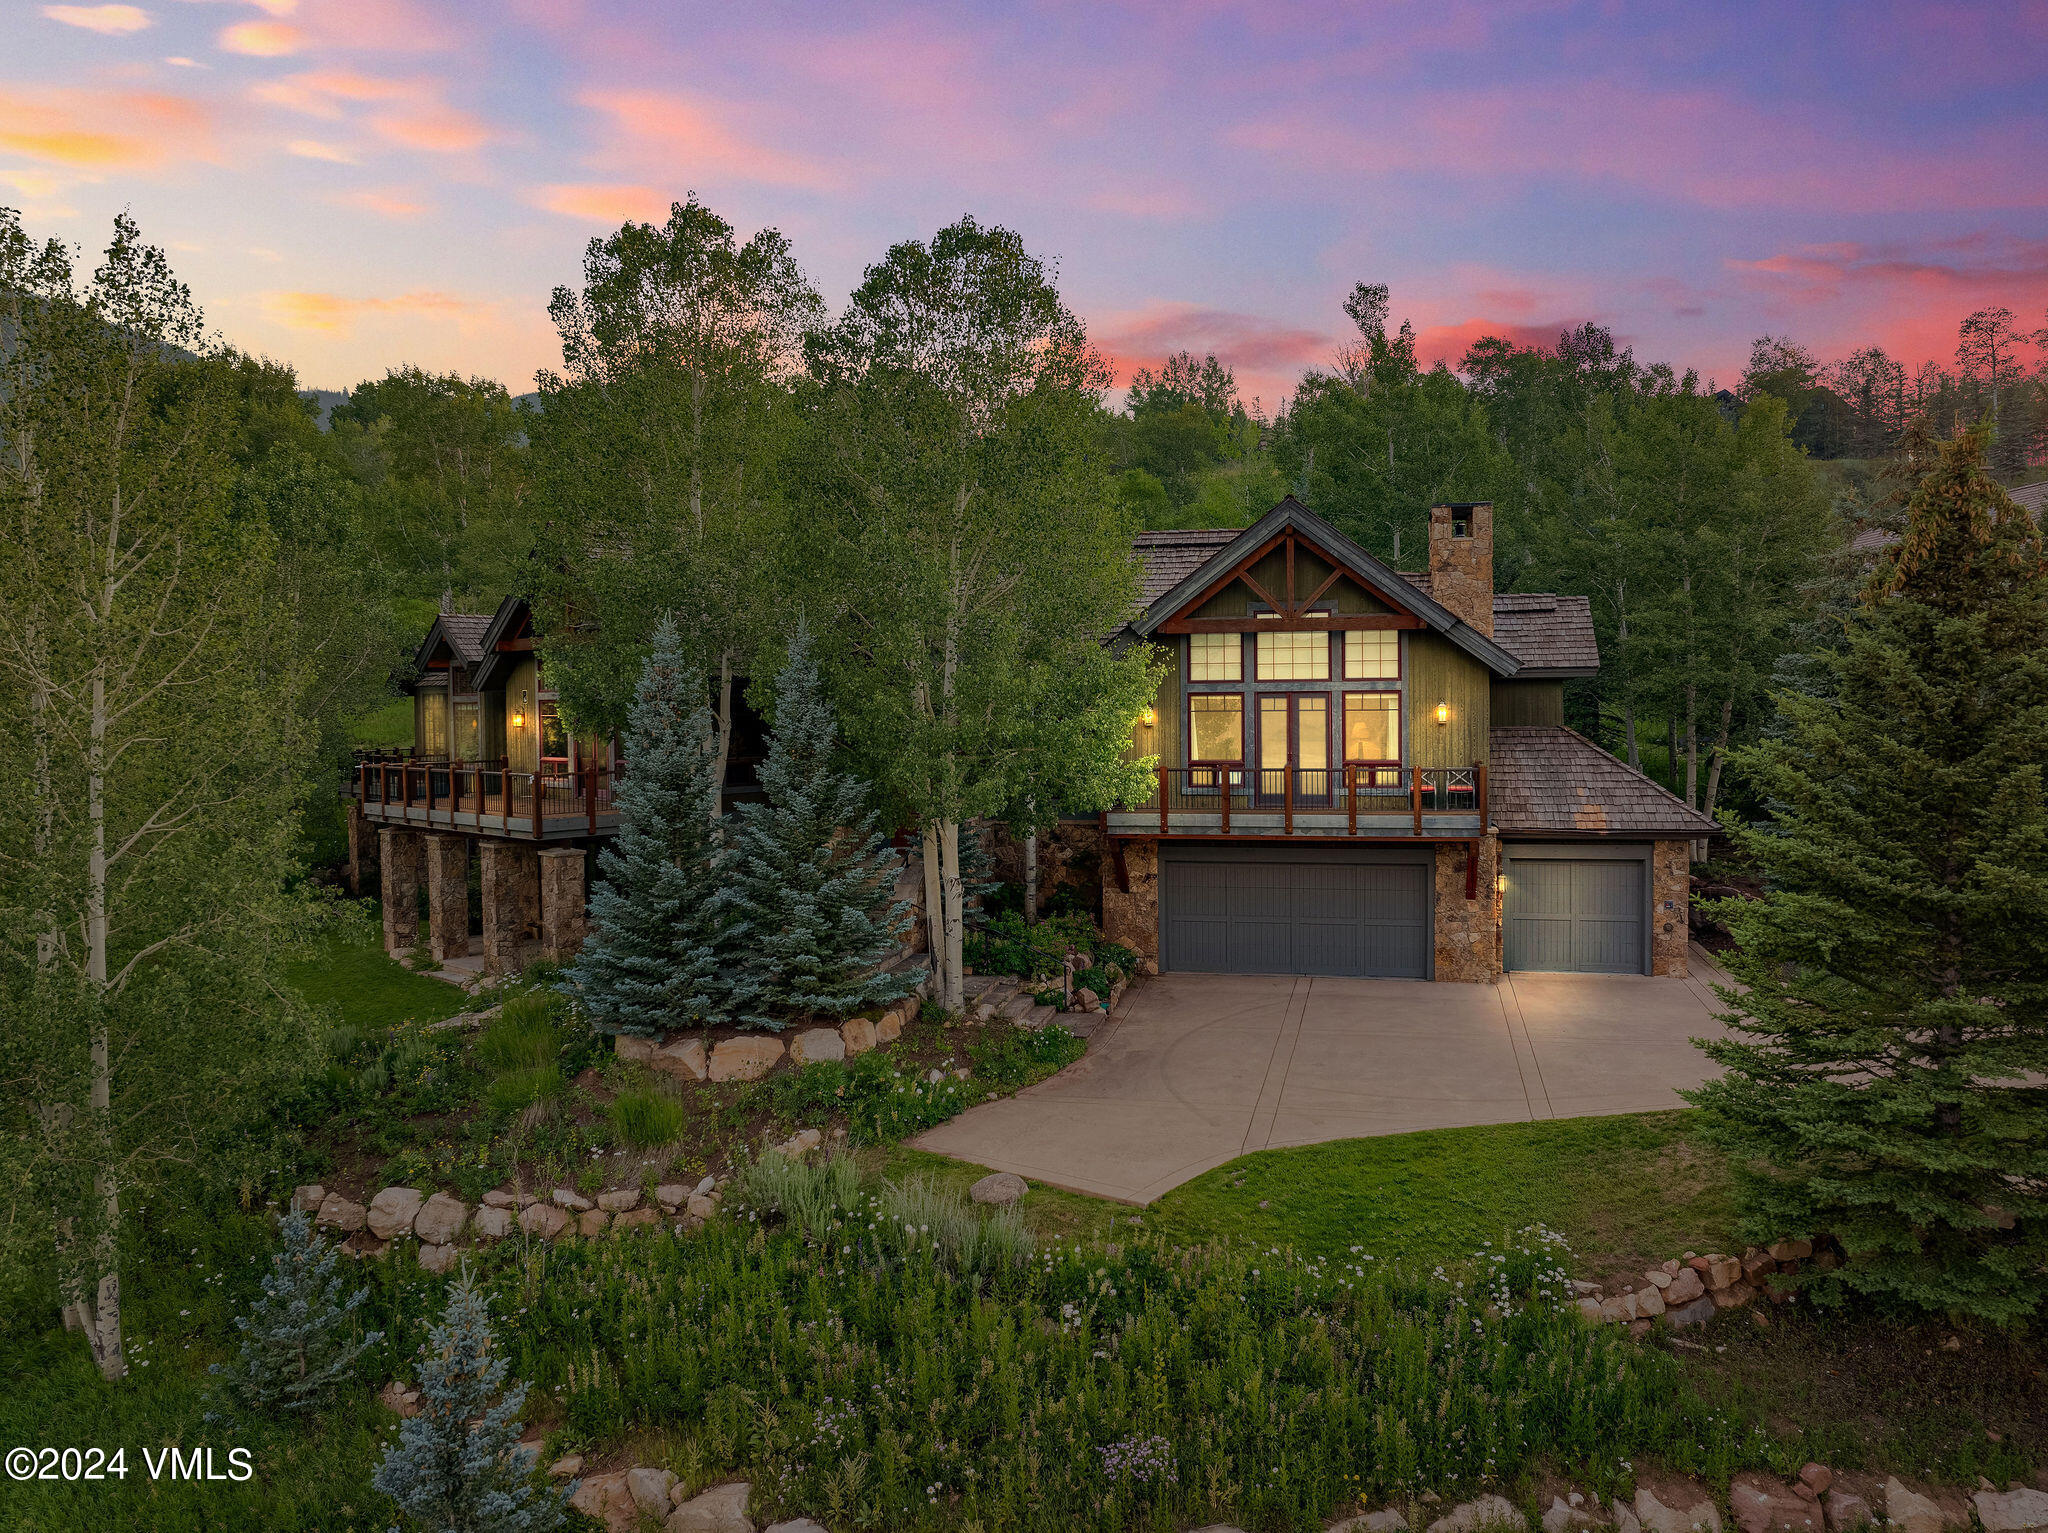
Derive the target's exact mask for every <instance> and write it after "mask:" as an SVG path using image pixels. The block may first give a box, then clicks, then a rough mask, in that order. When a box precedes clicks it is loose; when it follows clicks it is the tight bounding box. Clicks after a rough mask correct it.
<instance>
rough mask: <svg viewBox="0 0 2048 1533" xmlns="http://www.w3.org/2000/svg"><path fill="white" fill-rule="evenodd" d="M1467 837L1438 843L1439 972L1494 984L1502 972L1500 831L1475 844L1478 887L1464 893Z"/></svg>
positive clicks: (1447, 977)
mask: <svg viewBox="0 0 2048 1533" xmlns="http://www.w3.org/2000/svg"><path fill="white" fill-rule="evenodd" d="M1466 845H1467V843H1465V842H1448V841H1447V842H1439V843H1438V845H1437V849H1436V977H1437V979H1439V980H1468V981H1474V982H1477V983H1480V984H1491V983H1492V982H1493V981H1495V980H1497V979H1499V978H1500V972H1501V954H1500V876H1499V875H1500V837H1498V836H1487V837H1485V838H1484V839H1482V840H1481V841H1480V842H1479V843H1478V846H1477V848H1476V851H1475V855H1476V856H1477V857H1478V859H1479V871H1478V877H1477V893H1476V897H1475V898H1472V899H1467V898H1465V848H1466Z"/></svg>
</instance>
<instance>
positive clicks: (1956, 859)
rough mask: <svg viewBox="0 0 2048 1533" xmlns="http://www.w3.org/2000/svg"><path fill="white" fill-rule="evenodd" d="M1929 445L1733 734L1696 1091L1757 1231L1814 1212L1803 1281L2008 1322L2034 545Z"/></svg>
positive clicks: (2043, 731) (2038, 667)
mask: <svg viewBox="0 0 2048 1533" xmlns="http://www.w3.org/2000/svg"><path fill="white" fill-rule="evenodd" d="M1985 451H1986V433H1985V432H1984V431H1983V430H1982V429H1981V428H1980V429H1978V430H1977V431H1974V432H1972V433H1970V434H1967V435H1965V436H1963V437H1961V438H1959V439H1958V440H1956V441H1954V442H1952V443H1948V444H1946V445H1944V446H1943V447H1942V448H1941V450H1940V452H1939V454H1938V455H1937V456H1936V458H1935V459H1934V461H1933V462H1932V463H1931V465H1930V467H1929V470H1928V472H1927V474H1926V476H1925V478H1924V479H1923V480H1922V481H1921V483H1920V485H1919V487H1918V489H1917V491H1916V492H1915V494H1914V496H1913V498H1912V501H1911V503H1910V505H1909V507H1908V511H1907V520H1906V527H1905V532H1904V536H1903V537H1902V539H1901V540H1900V543H1899V545H1898V546H1897V548H1896V549H1895V550H1893V551H1892V553H1890V554H1889V555H1888V556H1887V557H1886V558H1885V559H1884V560H1882V561H1881V562H1880V564H1879V566H1878V568H1877V569H1876V571H1875V572H1874V573H1873V574H1872V576H1871V578H1870V584H1869V585H1868V587H1867V588H1866V590H1865V593H1864V600H1863V603H1862V604H1861V605H1860V606H1859V607H1858V608H1857V609H1856V610H1855V611H1854V612H1853V613H1851V614H1850V615H1849V617H1848V619H1847V622H1846V626H1845V631H1844V633H1843V636H1842V641H1841V643H1840V644H1839V645H1838V646H1836V647H1835V648H1833V649H1832V650H1831V651H1829V652H1828V653H1827V654H1826V655H1825V656H1824V659H1825V663H1826V665H1827V667H1828V670H1829V673H1830V674H1829V676H1828V678H1827V684H1826V685H1824V686H1822V687H1819V688H1816V689H1814V690H1812V691H1810V692H1806V693H1788V694H1785V695H1782V696H1780V698H1779V699H1778V703H1779V707H1780V709H1781V710H1782V712H1783V715H1784V722H1785V728H1784V731H1783V734H1782V737H1780V738H1777V739H1773V740H1769V741H1766V742H1765V743H1764V744H1763V745H1761V746H1759V747H1757V748H1756V749H1755V750H1753V751H1751V752H1749V753H1747V754H1748V769H1749V771H1750V773H1751V774H1752V776H1753V779H1754V780H1755V781H1756V782H1757V784H1758V786H1759V787H1760V788H1761V789H1762V790H1763V791H1764V792H1765V793H1766V794H1767V795H1768V796H1769V797H1770V798H1771V799H1772V800H1774V801H1775V803H1776V804H1777V806H1778V812H1777V818H1776V823H1775V825H1774V826H1773V827H1771V829H1770V830H1769V831H1767V832H1764V833H1759V834H1751V835H1748V836H1746V837H1745V838H1744V843H1745V845H1746V846H1747V848H1748V850H1749V851H1750V852H1751V853H1753V854H1754V855H1755V857H1756V858H1757V860H1758V861H1759V862H1760V863H1761V864H1762V866H1763V868H1764V869H1765V871H1766V872H1767V873H1768V874H1769V876H1770V880H1771V890H1770V892H1769V893H1768V894H1767V896H1766V897H1765V898H1764V899H1762V900H1760V901H1756V902H1752V903H1735V902H1729V904H1727V905H1724V906H1723V909H1722V915H1723V919H1725V920H1726V922H1727V924H1728V926H1729V929H1730V930H1731V931H1732V932H1733V933H1734V935H1735V937H1736V939H1737V941H1738V942H1739V944H1740V949H1739V951H1737V952H1735V953H1732V954H1730V955H1729V958H1728V967H1729V969H1730V972H1731V973H1732V974H1733V975H1734V976H1735V978H1736V979H1737V980H1739V981H1740V982H1741V986H1742V988H1740V989H1739V990H1731V991H1724V992H1723V995H1724V998H1725V999H1726V1000H1727V1001H1728V1003H1729V1005H1730V1006H1731V1007H1732V1014H1731V1015H1729V1016H1728V1018H1727V1020H1728V1021H1729V1022H1730V1024H1731V1026H1732V1032H1731V1035H1730V1036H1729V1037H1728V1038H1727V1039H1725V1040H1721V1041H1706V1042H1703V1043H1702V1045H1701V1047H1702V1048H1704V1049H1705V1050H1706V1052H1707V1053H1708V1054H1709V1055H1710V1056H1711V1057H1712V1058H1713V1059H1714V1060H1715V1062H1716V1063H1718V1064H1719V1065H1721V1066H1722V1067H1723V1069H1724V1071H1725V1074H1724V1076H1723V1077H1722V1078H1721V1079H1719V1080H1717V1081H1714V1082H1711V1083H1709V1084H1707V1085H1705V1086H1702V1087H1701V1088H1699V1089H1698V1090H1697V1091H1694V1092H1691V1093H1689V1094H1688V1095H1689V1097H1690V1099H1691V1100H1692V1101H1693V1102H1694V1103H1695V1104H1696V1105H1698V1106H1699V1107H1700V1108H1702V1109H1703V1110H1704V1116H1705V1120H1706V1126H1707V1130H1708V1133H1709V1135H1710V1137H1711V1138H1712V1139H1713V1140H1714V1141H1715V1142H1716V1143H1718V1144H1719V1145H1721V1146H1722V1147H1723V1148H1725V1149H1726V1150H1727V1151H1729V1152H1730V1153H1731V1155H1732V1156H1733V1158H1734V1160H1735V1163H1736V1166H1737V1172H1738V1177H1739V1182H1740V1188H1741V1192H1742V1195H1743V1200H1744V1218H1745V1223H1746V1224H1747V1226H1748V1230H1749V1233H1750V1234H1751V1235H1752V1236H1753V1237H1755V1238H1758V1239H1763V1238H1765V1237H1769V1238H1778V1237H1797V1236H1811V1235H1816V1234H1821V1233H1829V1234H1833V1235H1834V1236H1836V1237H1837V1238H1838V1239H1839V1240H1840V1241H1841V1242H1842V1245H1843V1248H1844V1250H1845V1251H1846V1252H1847V1255H1848V1260H1847V1262H1846V1263H1845V1265H1844V1266H1843V1267H1842V1269H1841V1270H1840V1271H1838V1272H1836V1273H1834V1274H1832V1275H1830V1276H1829V1277H1827V1278H1824V1279H1821V1280H1820V1281H1821V1283H1822V1284H1823V1285H1824V1286H1823V1288H1822V1289H1821V1297H1823V1298H1830V1297H1840V1296H1841V1295H1842V1293H1843V1292H1844V1290H1845V1289H1846V1290H1854V1291H1858V1292H1861V1293H1864V1294H1869V1295H1874V1296H1887V1297H1892V1298H1896V1299H1900V1300H1904V1301H1907V1302H1910V1303H1912V1304H1916V1305H1920V1306H1924V1307H1927V1308H1931V1309H1939V1310H1951V1311H1959V1312H1967V1313H1972V1314H1976V1315H1979V1316H1983V1317H1985V1318H1988V1319H1991V1320H1994V1321H1998V1322H2001V1323H2011V1322H2015V1321H2018V1320H2020V1319H2022V1318H2024V1317H2026V1316H2029V1315H2032V1314H2035V1313H2038V1312H2039V1311H2040V1309H2041V1308H2042V1305H2043V1300H2044V1299H2048V1090H2044V1088H2043V1087H2042V1086H2041V1085H2040V1082H2041V1081H2042V1080H2043V1079H2048V807H2044V804H2043V800H2042V784H2043V769H2044V763H2048V564H2044V560H2043V555H2042V548H2041V541H2040V536H2039V534H2038V532H2037V531H2036V530H2035V529H2034V527H2033V525H2032V523H2031V521H2030V520H2029V519H2028V518H2027V516H2026V515H2025V513H2024V512H2022V511H2021V510H2020V509H2019V508H2018V507H2017V506H2015V505H2013V503H2012V502H2011V501H2010V500H2008V499H2007V498H2006V496H2005V495H2004V493H2003V492H2002V491H2000V490H1999V489H1998V487H1997V486H1996V485H1995V484H1994V483H1993V482H1992V481H1991V479H1990V478H1989V477H1988V475H1987V474H1986V471H1985V463H1984V459H1985Z"/></svg>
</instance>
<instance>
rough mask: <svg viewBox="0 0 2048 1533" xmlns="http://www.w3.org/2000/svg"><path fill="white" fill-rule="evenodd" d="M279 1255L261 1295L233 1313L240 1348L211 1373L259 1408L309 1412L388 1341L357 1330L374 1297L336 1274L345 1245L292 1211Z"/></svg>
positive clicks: (377, 1334)
mask: <svg viewBox="0 0 2048 1533" xmlns="http://www.w3.org/2000/svg"><path fill="white" fill-rule="evenodd" d="M278 1233H279V1240H278V1247H277V1253H276V1254H275V1255H274V1256H272V1257H271V1259H270V1271H269V1272H268V1273H267V1274H265V1276H264V1279H263V1295H262V1297H261V1298H259V1299H257V1301H256V1302H255V1303H254V1304H252V1305H250V1306H249V1313H248V1314H246V1315H237V1316H236V1317H235V1329H237V1330H238V1331H240V1332H241V1333H242V1347H241V1353H240V1355H239V1356H238V1357H237V1358H236V1360H235V1361H234V1362H233V1363H232V1364H229V1365H227V1366H225V1367H223V1366H222V1365H221V1364H219V1363H215V1364H214V1365H213V1370H212V1371H213V1372H215V1373H217V1374H220V1375H221V1376H222V1377H223V1378H225V1379H226V1381H227V1383H228V1386H229V1388H230V1389H232V1390H233V1391H234V1394H235V1396H236V1398H238V1399H239V1400H240V1401H241V1402H242V1403H243V1404H244V1405H247V1406H251V1407H253V1408H255V1409H258V1410H280V1411H307V1410H311V1409H313V1408H314V1407H315V1406H317V1405H318V1404H319V1403H320V1401H321V1399H322V1398H323V1397H324V1396H325V1395H327V1394H329V1393H330V1392H332V1391H333V1390H334V1389H336V1388H337V1387H339V1386H340V1385H341V1384H343V1383H346V1382H347V1380H348V1377H349V1375H350V1374H351V1373H352V1372H353V1371H354V1370H355V1365H356V1359H357V1358H359V1357H361V1356H362V1354H363V1353H364V1352H365V1351H367V1350H368V1349H369V1348H371V1347H374V1346H375V1345H376V1344H377V1343H378V1342H380V1341H382V1340H383V1339H384V1333H383V1332H382V1331H372V1332H370V1333H369V1334H368V1335H367V1336H362V1337H358V1336H356V1335H355V1334H354V1329H355V1328H354V1323H353V1321H352V1319H351V1317H352V1316H353V1315H354V1313H355V1310H356V1307H357V1306H358V1305H360V1304H361V1303H362V1302H363V1300H365V1299H367V1298H368V1297H369V1296H370V1290H369V1289H367V1288H358V1289H357V1290H356V1291H355V1292H354V1293H352V1294H349V1295H348V1296H347V1297H346V1298H344V1297H342V1295H343V1293H344V1291H345V1290H346V1289H347V1286H348V1285H347V1284H346V1283H344V1282H343V1281H342V1280H341V1279H340V1278H338V1277H336V1276H335V1275H334V1264H335V1259H336V1258H337V1257H338V1256H340V1254H341V1252H340V1249H339V1248H338V1247H336V1246H333V1245H330V1244H329V1243H328V1242H327V1241H325V1240H323V1239H322V1238H321V1237H320V1236H319V1235H317V1234H316V1233H314V1230H313V1220H312V1218H311V1216H309V1215H307V1214H303V1213H296V1212H294V1213H291V1214H288V1215H286V1216H285V1220H284V1223H283V1225H282V1226H281V1227H280V1229H279V1232H278Z"/></svg>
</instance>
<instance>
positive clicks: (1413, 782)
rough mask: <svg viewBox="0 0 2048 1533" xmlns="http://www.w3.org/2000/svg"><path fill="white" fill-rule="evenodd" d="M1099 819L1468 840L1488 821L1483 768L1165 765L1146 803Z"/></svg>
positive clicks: (1157, 832)
mask: <svg viewBox="0 0 2048 1533" xmlns="http://www.w3.org/2000/svg"><path fill="white" fill-rule="evenodd" d="M1103 821H1104V826H1103V828H1104V829H1106V830H1107V831H1108V832H1109V833H1110V834H1111V835H1116V836H1167V837H1178V836H1233V837H1251V838H1258V837H1266V836H1271V837H1274V838H1280V837H1286V836H1294V837H1298V838H1314V839H1318V840H1329V839H1350V838H1354V837H1355V838H1358V839H1360V840H1374V841H1381V840H1401V841H1416V840H1423V841H1436V840H1466V839H1470V838H1472V837H1475V836H1478V835H1480V834H1481V833H1482V832H1483V831H1484V829H1485V826H1486V766H1485V764H1484V763H1480V764H1478V765H1474V766H1469V767H1398V766H1358V765H1351V766H1345V767H1342V768H1339V769H1325V768H1308V767H1273V768H1263V769H1262V768H1254V767H1161V768H1160V769H1159V780H1158V785H1157V787H1156V788H1155V789H1154V790H1153V793H1152V796H1151V797H1150V798H1149V799H1148V800H1147V801H1146V802H1144V803H1142V804H1127V805H1124V806H1123V807H1121V808H1117V809H1112V810H1110V811H1109V813H1108V814H1107V815H1105V816H1104V817H1103Z"/></svg>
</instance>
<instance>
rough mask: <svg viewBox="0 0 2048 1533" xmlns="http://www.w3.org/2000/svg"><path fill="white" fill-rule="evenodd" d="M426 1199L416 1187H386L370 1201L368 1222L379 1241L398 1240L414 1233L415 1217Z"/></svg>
mask: <svg viewBox="0 0 2048 1533" xmlns="http://www.w3.org/2000/svg"><path fill="white" fill-rule="evenodd" d="M425 1201H426V1199H425V1198H424V1197H423V1196H422V1195H421V1194H420V1191H419V1189H418V1188H416V1187H386V1188H385V1189H384V1190H383V1191H382V1192H380V1193H378V1194H377V1196H375V1197H374V1198H372V1199H370V1211H369V1215H368V1218H367V1220H366V1222H367V1223H368V1224H369V1226H370V1233H371V1234H372V1235H375V1236H376V1237H377V1238H378V1239H379V1240H396V1239H397V1238H398V1237H399V1236H400V1235H409V1234H411V1233H412V1221H413V1216H414V1215H415V1214H417V1213H418V1212H419V1211H420V1205H421V1204H422V1203H424V1202H425Z"/></svg>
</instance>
